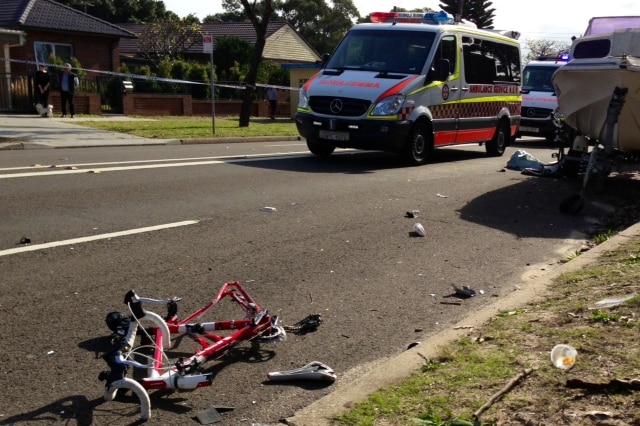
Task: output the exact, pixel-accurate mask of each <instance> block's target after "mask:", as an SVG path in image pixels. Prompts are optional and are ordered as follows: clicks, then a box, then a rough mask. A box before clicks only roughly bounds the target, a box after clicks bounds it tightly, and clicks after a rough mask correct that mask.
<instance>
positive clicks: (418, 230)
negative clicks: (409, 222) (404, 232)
mask: <svg viewBox="0 0 640 426" xmlns="http://www.w3.org/2000/svg"><path fill="white" fill-rule="evenodd" d="M413 230H414V231H415V232H416V234H418V235H420V236H421V237H424V236H425V235H427V232H426V231H425V230H424V226H422V224H421V223H416V224H414V225H413Z"/></svg>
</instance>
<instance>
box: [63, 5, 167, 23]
mask: <svg viewBox="0 0 640 426" xmlns="http://www.w3.org/2000/svg"><path fill="white" fill-rule="evenodd" d="M57 2H58V3H62V4H64V5H67V6H69V7H72V8H74V9H77V10H80V11H82V12H85V13H88V14H89V15H91V16H95V17H96V18H100V19H102V20H104V21H107V22H111V23H116V24H117V23H127V22H161V21H163V20H165V19H168V18H175V19H178V15H176V14H175V13H173V12H170V11H167V10H166V8H165V5H164V2H162V1H158V0H57Z"/></svg>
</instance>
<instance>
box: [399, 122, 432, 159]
mask: <svg viewBox="0 0 640 426" xmlns="http://www.w3.org/2000/svg"><path fill="white" fill-rule="evenodd" d="M432 154H433V141H432V139H431V137H430V136H429V133H428V131H427V127H426V126H425V125H424V124H422V123H416V125H415V126H413V129H412V130H411V133H410V134H409V138H408V139H407V142H406V144H405V146H404V150H403V152H402V155H403V157H404V160H405V161H406V162H407V164H409V165H411V166H420V165H422V164H425V163H427V162H428V161H429V160H430V159H431V155H432Z"/></svg>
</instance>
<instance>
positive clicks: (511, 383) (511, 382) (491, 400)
mask: <svg viewBox="0 0 640 426" xmlns="http://www.w3.org/2000/svg"><path fill="white" fill-rule="evenodd" d="M532 371H533V368H527V369H526V370H523V371H522V372H521V373H520V374H518V375H517V376H515V377H514V378H513V379H511V380H509V383H507V384H506V386H505V387H503V388H502V389H500V390H499V391H498V392H496V393H494V394H493V396H492V397H491V398H489V401H488V402H487V403H486V404H484V405H483V406H482V407H480V408H478V409H477V410H476V411H475V412H474V413H473V417H474V418H475V419H476V420H478V417H480V415H481V414H482V413H484V412H485V411H487V410H488V409H489V407H491V406H492V405H493V404H494V402H496V401H497V400H498V399H500V398H502V397H503V396H504V395H505V394H506V393H508V392H509V391H510V390H511V389H513V388H514V387H515V386H516V385H517V384H518V382H519V381H520V380H522V379H524V378H525V377H527V376H528V375H529V374H531V372H532Z"/></svg>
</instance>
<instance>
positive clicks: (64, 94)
mask: <svg viewBox="0 0 640 426" xmlns="http://www.w3.org/2000/svg"><path fill="white" fill-rule="evenodd" d="M78 84H79V80H78V76H77V74H75V73H73V72H71V64H64V65H63V70H62V73H61V74H60V100H61V102H62V116H63V117H66V116H67V104H69V112H70V113H71V118H73V116H74V115H75V113H76V105H75V100H74V97H75V94H76V88H77V87H78Z"/></svg>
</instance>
